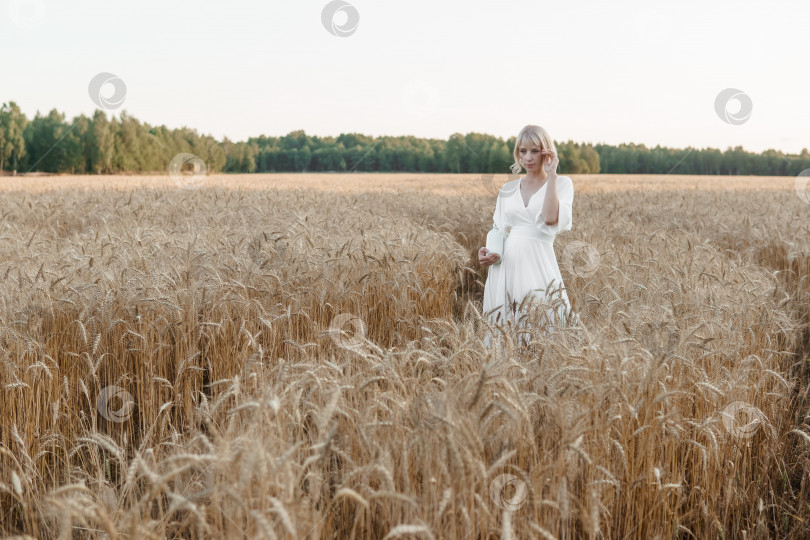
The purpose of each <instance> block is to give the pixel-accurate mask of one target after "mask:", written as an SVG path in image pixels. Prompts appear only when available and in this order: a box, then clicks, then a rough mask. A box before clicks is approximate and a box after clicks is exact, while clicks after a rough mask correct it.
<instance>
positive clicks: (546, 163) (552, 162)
mask: <svg viewBox="0 0 810 540" xmlns="http://www.w3.org/2000/svg"><path fill="white" fill-rule="evenodd" d="M541 153H542V154H543V169H544V170H545V171H546V175H548V176H551V175H556V174H557V165H559V164H560V158H559V156H558V155H557V152H552V151H551V150H543V151H542V152H541Z"/></svg>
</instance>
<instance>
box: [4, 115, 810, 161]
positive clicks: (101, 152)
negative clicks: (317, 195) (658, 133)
mask: <svg viewBox="0 0 810 540" xmlns="http://www.w3.org/2000/svg"><path fill="white" fill-rule="evenodd" d="M514 144H515V137H511V138H509V139H506V140H503V139H501V138H499V137H494V136H492V135H487V134H484V133H467V134H466V135H463V134H461V133H454V134H453V135H451V136H450V137H449V138H448V139H447V140H443V139H424V138H419V137H413V136H399V137H390V136H383V137H372V136H368V135H362V134H359V133H342V134H340V135H338V136H337V137H332V136H329V137H318V136H315V135H307V134H306V133H305V132H304V131H303V130H297V131H293V132H290V133H288V134H287V135H283V136H279V137H272V136H266V135H261V136H259V137H250V138H249V139H248V140H247V141H238V142H234V141H230V140H229V139H228V138H227V137H225V138H224V139H223V140H222V141H218V140H217V139H215V138H214V137H212V136H211V135H202V134H199V133H198V132H197V131H196V130H194V129H190V128H187V127H182V128H176V129H169V128H167V127H166V126H151V125H149V124H148V123H142V122H140V121H139V120H137V119H136V118H135V117H133V116H130V115H129V114H127V112H126V111H122V112H121V114H120V115H119V117H117V118H116V117H115V115H111V116H110V117H109V118H108V117H107V114H106V113H105V112H104V111H102V110H99V109H97V110H96V111H95V112H94V113H93V116H92V117H87V116H85V115H79V116H77V117H74V118H73V119H72V120H70V121H67V120H66V119H65V115H64V114H63V113H60V112H59V111H57V110H56V109H53V110H51V111H50V112H49V113H48V114H47V115H42V114H40V113H39V111H37V113H36V115H35V116H34V118H32V119H30V120H29V119H28V118H27V117H26V116H25V115H24V114H23V113H22V112H21V111H20V108H19V106H18V105H17V104H16V103H15V102H13V101H11V102H9V103H4V104H3V105H2V107H0V171H17V172H18V173H25V172H32V171H37V172H50V173H72V174H113V173H122V172H142V173H147V172H158V171H166V170H167V168H168V165H169V162H170V161H171V160H172V158H174V157H175V156H176V155H178V154H180V153H189V154H193V155H195V156H197V157H199V158H200V159H201V160H202V161H203V162H205V164H206V166H207V168H208V171H209V172H226V173H229V172H232V173H253V172H321V171H339V172H348V171H357V172H430V173H442V172H447V173H505V172H508V167H509V165H511V163H512V162H513V159H512V149H513V147H514ZM555 144H556V145H557V150H558V153H559V157H560V166H559V169H558V170H559V171H561V172H564V173H568V174H587V173H611V174H667V173H673V174H711V175H717V174H723V175H773V176H789V175H796V174H798V173H799V172H800V171H803V170H805V169H808V168H810V153H808V150H807V149H806V148H805V149H803V150H802V152H801V153H800V154H798V155H795V154H794V155H787V154H785V153H783V152H780V151H777V150H773V149H769V150H767V151H765V152H762V153H759V154H757V153H751V152H746V151H744V150H743V148H742V147H741V146H736V147H734V148H733V149H732V148H728V149H726V150H725V151H721V150H718V149H714V148H705V149H696V148H692V147H688V148H686V149H675V148H666V147H661V146H656V147H655V148H647V147H646V146H645V145H643V144H639V145H637V144H632V143H630V144H620V145H618V146H613V145H606V144H596V145H594V144H591V143H575V142H573V141H566V142H556V141H555Z"/></svg>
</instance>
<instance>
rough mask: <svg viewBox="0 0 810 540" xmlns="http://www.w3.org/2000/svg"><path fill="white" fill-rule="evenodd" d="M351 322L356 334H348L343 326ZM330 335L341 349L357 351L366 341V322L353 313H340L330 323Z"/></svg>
mask: <svg viewBox="0 0 810 540" xmlns="http://www.w3.org/2000/svg"><path fill="white" fill-rule="evenodd" d="M346 323H349V324H350V325H351V326H352V328H354V334H348V333H347V332H346V331H345V330H343V327H344V326H345V325H346ZM329 337H331V338H332V341H334V342H335V345H337V346H338V347H340V348H341V349H346V350H349V351H356V350H358V349H360V348H361V347H362V346H363V344H364V343H365V341H366V323H365V322H364V321H363V319H361V318H360V317H357V316H355V315H354V314H352V313H340V314H338V315H335V316H334V317H333V318H332V321H331V322H330V323H329Z"/></svg>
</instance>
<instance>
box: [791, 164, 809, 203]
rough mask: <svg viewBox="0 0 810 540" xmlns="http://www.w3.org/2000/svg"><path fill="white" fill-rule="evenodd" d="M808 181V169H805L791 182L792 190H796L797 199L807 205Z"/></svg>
mask: <svg viewBox="0 0 810 540" xmlns="http://www.w3.org/2000/svg"><path fill="white" fill-rule="evenodd" d="M808 181H810V169H805V170H803V171H802V172H800V173H799V174H798V175H797V176H796V180H795V181H794V182H793V188H794V189H795V190H796V195H798V196H799V199H801V200H802V201H804V202H805V203H807V204H810V193H808V189H807V188H808V185H807V184H808Z"/></svg>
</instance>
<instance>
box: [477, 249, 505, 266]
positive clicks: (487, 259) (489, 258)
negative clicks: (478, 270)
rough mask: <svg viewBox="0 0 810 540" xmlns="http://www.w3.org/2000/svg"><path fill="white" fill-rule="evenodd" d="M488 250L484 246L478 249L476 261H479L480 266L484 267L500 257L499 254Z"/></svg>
mask: <svg viewBox="0 0 810 540" xmlns="http://www.w3.org/2000/svg"><path fill="white" fill-rule="evenodd" d="M488 253H489V250H488V249H487V248H485V247H482V248H481V249H479V250H478V262H479V263H481V266H483V267H484V268H486V267H487V266H489V265H491V264H495V263H496V262H498V259H500V256H499V255H498V254H497V253H492V254H489V255H488Z"/></svg>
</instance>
